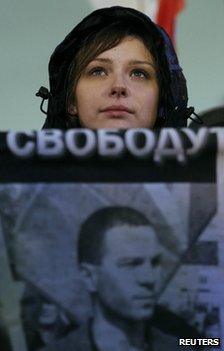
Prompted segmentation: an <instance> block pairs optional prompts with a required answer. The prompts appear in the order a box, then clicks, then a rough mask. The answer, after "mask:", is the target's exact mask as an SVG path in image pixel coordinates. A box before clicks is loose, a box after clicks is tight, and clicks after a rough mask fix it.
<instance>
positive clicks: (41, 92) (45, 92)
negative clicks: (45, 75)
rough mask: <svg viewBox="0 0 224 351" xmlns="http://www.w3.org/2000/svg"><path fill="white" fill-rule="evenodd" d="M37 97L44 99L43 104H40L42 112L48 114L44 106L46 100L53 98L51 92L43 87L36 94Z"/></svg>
mask: <svg viewBox="0 0 224 351" xmlns="http://www.w3.org/2000/svg"><path fill="white" fill-rule="evenodd" d="M36 96H38V97H41V98H42V101H41V104H40V110H41V112H43V113H44V114H45V115H46V114H47V112H46V111H45V110H44V109H43V104H44V101H45V100H48V99H49V98H50V97H51V93H50V91H49V90H48V89H47V88H45V87H43V86H42V87H40V89H39V90H38V92H37V93H36Z"/></svg>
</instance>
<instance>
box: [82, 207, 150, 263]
mask: <svg viewBox="0 0 224 351" xmlns="http://www.w3.org/2000/svg"><path fill="white" fill-rule="evenodd" d="M125 224H126V225H133V226H142V225H145V226H147V225H149V226H150V225H151V223H150V222H149V221H148V219H147V218H146V217H145V215H143V214H142V213H141V212H139V211H137V210H135V209H133V208H130V207H123V206H110V207H104V208H102V209H100V210H98V211H96V212H94V213H92V214H91V215H90V216H89V217H88V218H87V219H86V220H85V221H84V222H83V224H82V225H81V228H80V232H79V238H78V262H79V263H82V262H87V263H93V264H96V265H97V264H100V263H101V259H102V257H103V249H104V247H103V246H104V237H105V233H106V231H107V230H109V229H112V228H114V227H117V226H120V225H125Z"/></svg>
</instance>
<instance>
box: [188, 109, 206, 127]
mask: <svg viewBox="0 0 224 351" xmlns="http://www.w3.org/2000/svg"><path fill="white" fill-rule="evenodd" d="M191 115H194V116H195V117H196V118H193V117H191ZM186 118H187V119H188V118H190V119H191V120H192V121H193V122H195V123H197V124H203V123H204V122H203V120H202V119H201V117H199V115H198V114H197V113H196V112H195V110H194V107H193V106H191V107H188V108H187V110H186Z"/></svg>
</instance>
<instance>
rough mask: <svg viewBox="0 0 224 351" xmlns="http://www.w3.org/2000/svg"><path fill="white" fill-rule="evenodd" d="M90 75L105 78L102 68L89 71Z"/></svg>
mask: <svg viewBox="0 0 224 351" xmlns="http://www.w3.org/2000/svg"><path fill="white" fill-rule="evenodd" d="M90 75H91V76H95V77H98V76H105V75H106V71H105V69H104V68H100V67H99V68H93V69H92V70H90Z"/></svg>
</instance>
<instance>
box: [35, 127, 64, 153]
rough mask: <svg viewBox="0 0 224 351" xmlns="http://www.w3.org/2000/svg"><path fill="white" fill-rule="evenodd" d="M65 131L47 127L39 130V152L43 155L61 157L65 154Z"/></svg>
mask: <svg viewBox="0 0 224 351" xmlns="http://www.w3.org/2000/svg"><path fill="white" fill-rule="evenodd" d="M64 149H65V147H64V141H63V132H62V131H61V130H58V129H49V130H48V129H46V130H41V131H39V132H37V154H38V155H40V156H42V157H60V156H61V155H63V154H64Z"/></svg>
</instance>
